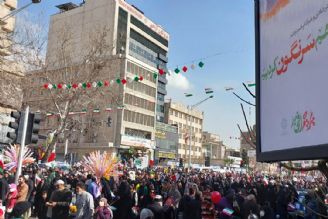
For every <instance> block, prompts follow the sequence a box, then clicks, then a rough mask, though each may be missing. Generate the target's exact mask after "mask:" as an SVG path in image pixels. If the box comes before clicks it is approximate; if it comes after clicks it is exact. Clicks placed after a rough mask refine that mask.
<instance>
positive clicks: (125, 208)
mask: <svg viewBox="0 0 328 219" xmlns="http://www.w3.org/2000/svg"><path fill="white" fill-rule="evenodd" d="M117 195H118V200H117V201H116V202H115V203H114V204H113V206H114V207H115V208H116V209H117V210H116V211H114V218H120V219H131V218H133V212H132V197H131V192H130V185H129V184H128V183H127V182H126V181H122V182H121V184H120V185H119V187H118V192H117Z"/></svg>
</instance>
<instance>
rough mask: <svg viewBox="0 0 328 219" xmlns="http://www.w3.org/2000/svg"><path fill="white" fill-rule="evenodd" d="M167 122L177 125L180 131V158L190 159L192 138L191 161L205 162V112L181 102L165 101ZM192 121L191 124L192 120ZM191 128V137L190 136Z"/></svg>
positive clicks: (186, 160) (165, 119)
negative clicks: (203, 133) (203, 139)
mask: <svg viewBox="0 0 328 219" xmlns="http://www.w3.org/2000/svg"><path fill="white" fill-rule="evenodd" d="M164 112H165V118H164V121H165V123H168V124H170V125H177V126H178V132H179V148H178V154H179V158H183V160H184V161H185V162H188V160H189V143H190V141H189V140H190V139H191V151H190V154H191V161H192V163H199V164H200V163H201V164H203V163H204V157H203V154H202V132H203V119H204V113H203V112H200V111H198V110H195V109H192V110H189V108H188V107H187V106H185V105H183V104H181V103H173V102H172V101H171V100H170V101H167V102H165V110H164ZM189 121H191V124H190V122H189ZM190 129H191V138H190Z"/></svg>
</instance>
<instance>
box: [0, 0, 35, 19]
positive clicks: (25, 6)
mask: <svg viewBox="0 0 328 219" xmlns="http://www.w3.org/2000/svg"><path fill="white" fill-rule="evenodd" d="M40 2H41V0H31V2H30V3H28V4H27V5H24V6H23V7H21V8H19V9H17V10H14V11H12V12H11V13H9V14H7V15H6V16H4V17H2V18H0V21H2V22H4V21H6V20H8V19H9V18H11V17H13V16H15V15H16V14H18V13H19V12H21V11H23V10H24V9H25V8H28V7H29V6H30V5H32V4H38V3H40Z"/></svg>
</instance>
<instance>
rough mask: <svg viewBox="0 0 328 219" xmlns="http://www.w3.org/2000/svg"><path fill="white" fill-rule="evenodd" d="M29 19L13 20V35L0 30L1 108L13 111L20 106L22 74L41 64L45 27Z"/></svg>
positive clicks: (24, 16)
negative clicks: (14, 21) (14, 23)
mask: <svg viewBox="0 0 328 219" xmlns="http://www.w3.org/2000/svg"><path fill="white" fill-rule="evenodd" d="M31 19H32V18H31V17H30V16H28V15H27V14H22V15H21V16H20V17H19V18H18V19H16V26H15V28H14V30H13V31H10V30H4V29H3V28H2V29H0V90H1V94H2V95H1V97H0V105H2V106H4V107H8V108H12V109H16V110H19V109H20V107H21V103H22V97H23V94H22V86H21V82H22V78H23V77H24V74H25V72H26V71H27V70H32V69H38V68H40V67H41V66H43V64H44V51H45V49H44V48H45V45H46V38H45V37H44V36H45V35H43V34H42V33H44V32H45V31H44V25H42V23H41V22H40V23H38V22H31ZM36 20H37V21H39V20H38V19H36Z"/></svg>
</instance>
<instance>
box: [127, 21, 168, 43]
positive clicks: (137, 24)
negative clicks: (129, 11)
mask: <svg viewBox="0 0 328 219" xmlns="http://www.w3.org/2000/svg"><path fill="white" fill-rule="evenodd" d="M130 19H131V23H132V24H134V25H135V26H137V27H138V28H140V29H141V30H142V31H144V32H145V33H147V34H149V35H150V36H152V37H153V38H155V39H156V40H158V41H159V42H160V43H162V44H163V45H164V46H166V47H168V44H169V42H168V41H167V40H166V39H164V38H163V37H161V36H160V35H159V34H157V33H156V32H154V31H153V30H151V29H150V28H149V27H147V26H146V25H145V24H143V23H142V22H141V21H139V20H138V19H137V18H135V17H134V16H131V17H130Z"/></svg>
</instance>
